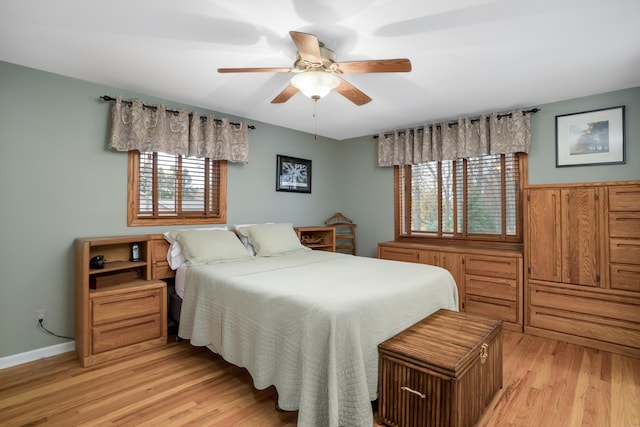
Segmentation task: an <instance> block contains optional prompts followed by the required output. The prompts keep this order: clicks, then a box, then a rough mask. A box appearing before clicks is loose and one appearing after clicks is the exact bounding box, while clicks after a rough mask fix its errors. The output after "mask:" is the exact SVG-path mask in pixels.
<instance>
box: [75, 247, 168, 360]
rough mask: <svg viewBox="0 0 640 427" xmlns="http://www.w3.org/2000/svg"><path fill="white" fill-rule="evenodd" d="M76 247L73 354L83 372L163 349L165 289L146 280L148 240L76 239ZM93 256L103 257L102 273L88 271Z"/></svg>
mask: <svg viewBox="0 0 640 427" xmlns="http://www.w3.org/2000/svg"><path fill="white" fill-rule="evenodd" d="M134 243H135V244H137V245H138V250H139V254H140V256H139V260H136V261H132V260H131V247H132V245H133V244H134ZM75 246H76V247H75V249H76V254H75V264H76V278H75V282H76V283H75V288H76V289H75V293H76V302H75V308H76V353H77V354H78V359H80V362H81V363H82V366H84V367H87V366H93V365H97V364H100V363H104V362H107V361H110V360H113V359H117V358H119V357H123V356H127V355H129V354H134V353H138V352H140V351H144V350H148V349H151V348H155V347H160V346H163V345H165V344H166V342H167V287H166V283H165V282H163V281H162V280H152V278H151V277H152V276H151V271H152V270H151V243H150V237H149V236H122V237H99V238H80V239H76V243H75ZM96 255H102V256H104V258H105V263H104V267H103V268H91V267H90V260H91V259H92V258H93V257H95V256H96Z"/></svg>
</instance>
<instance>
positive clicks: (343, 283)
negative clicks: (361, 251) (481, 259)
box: [179, 251, 458, 427]
mask: <svg viewBox="0 0 640 427" xmlns="http://www.w3.org/2000/svg"><path fill="white" fill-rule="evenodd" d="M457 307H458V294H457V290H456V285H455V282H454V280H453V278H452V276H451V275H450V274H449V272H448V271H446V270H444V269H442V268H439V267H434V266H428V265H423V264H414V263H405V262H398V261H386V260H379V259H375V258H365V257H356V256H352V255H344V254H337V253H329V252H322V251H308V252H303V253H298V254H292V255H285V256H280V257H271V258H256V259H253V260H250V261H242V262H231V263H223V264H215V265H207V266H193V267H189V269H188V271H187V285H186V289H185V294H184V300H183V304H182V311H181V318H180V329H179V335H180V336H181V337H183V338H187V339H190V340H191V343H192V344H193V345H197V346H202V345H204V346H208V347H209V348H210V349H211V350H212V351H214V352H216V353H219V354H220V355H221V356H222V357H223V358H224V359H225V360H227V361H229V362H231V363H233V364H235V365H237V366H241V367H245V368H246V369H247V370H248V371H249V373H250V374H251V377H252V378H253V382H254V386H255V387H256V388H258V389H263V388H266V387H268V386H270V385H275V387H276V389H277V391H278V405H279V406H280V407H281V408H282V409H285V410H296V409H297V410H299V412H298V424H299V425H300V426H305V427H306V426H332V427H333V426H336V427H337V426H349V427H356V426H367V427H371V425H372V424H373V416H372V410H371V404H370V402H371V401H372V400H375V399H376V396H377V381H378V351H377V346H378V344H379V343H381V342H382V341H384V340H386V339H388V338H390V337H392V336H393V335H395V334H396V333H398V332H400V331H402V330H403V329H405V328H407V327H409V326H411V325H412V324H414V323H416V322H417V321H419V320H421V319H423V318H424V317H426V316H428V315H429V314H431V313H433V312H435V311H436V310H438V309H440V308H448V309H451V310H457Z"/></svg>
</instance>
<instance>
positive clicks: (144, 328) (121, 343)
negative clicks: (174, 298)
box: [91, 314, 163, 354]
mask: <svg viewBox="0 0 640 427" xmlns="http://www.w3.org/2000/svg"><path fill="white" fill-rule="evenodd" d="M162 336H163V333H162V321H161V319H160V314H154V315H151V316H144V317H138V318H135V319H129V320H123V321H120V322H114V323H108V324H105V325H101V326H94V327H93V328H92V330H91V346H92V351H93V353H94V354H98V353H102V352H105V351H108V350H113V349H116V348H121V347H125V346H128V345H131V344H136V343H141V342H144V341H149V340H152V339H154V338H160V337H162Z"/></svg>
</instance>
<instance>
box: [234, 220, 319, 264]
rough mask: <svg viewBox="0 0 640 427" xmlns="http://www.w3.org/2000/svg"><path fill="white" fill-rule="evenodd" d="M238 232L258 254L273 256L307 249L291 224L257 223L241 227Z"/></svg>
mask: <svg viewBox="0 0 640 427" xmlns="http://www.w3.org/2000/svg"><path fill="white" fill-rule="evenodd" d="M238 234H240V235H243V236H246V237H247V239H248V241H249V243H250V244H251V245H252V246H253V247H254V248H255V251H256V255H258V256H275V255H284V254H289V253H295V252H301V251H309V250H311V249H309V248H307V247H305V246H303V245H302V243H300V239H298V235H297V234H296V232H295V231H294V229H293V226H292V225H291V224H286V223H285V224H259V225H252V226H250V227H241V228H240V229H238Z"/></svg>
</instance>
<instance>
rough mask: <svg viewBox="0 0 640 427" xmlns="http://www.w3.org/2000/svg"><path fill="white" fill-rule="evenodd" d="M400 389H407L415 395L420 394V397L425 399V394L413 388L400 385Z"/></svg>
mask: <svg viewBox="0 0 640 427" xmlns="http://www.w3.org/2000/svg"><path fill="white" fill-rule="evenodd" d="M400 390H402V391H408V392H409V393H413V394H415V395H418V396H420V398H421V399H426V398H427V395H426V394H424V393H420V392H419V391H416V390H414V389H412V388H409V387H405V386H402V387H400Z"/></svg>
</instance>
